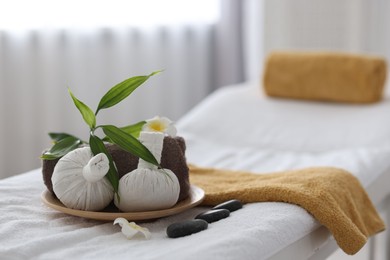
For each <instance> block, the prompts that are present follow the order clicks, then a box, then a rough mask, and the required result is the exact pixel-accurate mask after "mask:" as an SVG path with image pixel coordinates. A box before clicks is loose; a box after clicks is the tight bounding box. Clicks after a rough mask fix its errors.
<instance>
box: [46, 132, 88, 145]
mask: <svg viewBox="0 0 390 260" xmlns="http://www.w3.org/2000/svg"><path fill="white" fill-rule="evenodd" d="M49 136H50V139H51V140H52V141H53V142H55V143H57V142H59V141H61V140H62V139H65V138H66V137H73V138H76V139H79V140H81V139H80V138H77V137H75V136H74V135H71V134H67V133H49Z"/></svg>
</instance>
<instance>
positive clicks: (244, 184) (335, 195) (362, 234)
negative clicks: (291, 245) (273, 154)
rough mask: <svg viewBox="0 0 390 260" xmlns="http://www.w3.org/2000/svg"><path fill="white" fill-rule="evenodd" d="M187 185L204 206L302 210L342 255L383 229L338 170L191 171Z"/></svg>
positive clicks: (354, 182) (354, 184) (356, 186)
mask: <svg viewBox="0 0 390 260" xmlns="http://www.w3.org/2000/svg"><path fill="white" fill-rule="evenodd" d="M190 181H191V183H192V184H195V185H197V186H199V187H201V188H202V189H204V190H205V193H206V197H205V200H204V202H203V205H209V206H213V205H217V204H219V203H221V202H224V201H227V200H230V199H238V200H241V201H242V202H243V203H250V202H286V203H292V204H296V205H298V206H301V207H302V208H304V209H306V210H307V211H308V212H309V213H310V214H312V215H313V216H314V217H315V218H316V219H317V220H318V221H319V222H320V223H321V224H322V225H324V226H325V227H327V228H328V229H329V230H330V232H331V233H332V234H333V236H334V238H335V240H336V241H337V244H338V245H339V246H340V248H341V249H342V250H344V252H346V253H347V254H355V253H356V252H358V251H359V250H360V249H361V248H362V247H363V245H364V244H365V243H366V242H367V238H368V237H369V236H371V235H374V234H376V233H378V232H380V231H382V230H384V229H385V225H384V223H383V221H382V219H381V218H380V216H379V215H378V213H377V211H376V209H375V207H374V206H373V204H372V203H371V201H370V199H369V197H368V195H367V193H366V191H365V190H364V188H363V187H362V186H361V184H360V182H359V180H358V179H356V177H354V176H353V175H352V174H350V173H349V172H347V171H345V170H342V169H338V168H332V167H316V168H306V169H301V170H294V171H285V172H278V173H272V174H251V173H248V172H242V171H230V170H222V169H212V168H200V167H196V166H194V165H190Z"/></svg>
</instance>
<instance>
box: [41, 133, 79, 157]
mask: <svg viewBox="0 0 390 260" xmlns="http://www.w3.org/2000/svg"><path fill="white" fill-rule="evenodd" d="M80 144H81V140H80V139H78V138H76V137H74V136H68V137H65V138H63V139H61V140H60V141H58V142H57V143H56V144H55V145H53V147H52V148H51V149H50V151H48V152H46V153H44V154H43V155H42V156H41V158H42V159H45V160H54V159H57V158H60V157H62V156H64V155H65V154H67V153H69V152H70V151H73V150H74V149H76V148H78V147H79V145H80Z"/></svg>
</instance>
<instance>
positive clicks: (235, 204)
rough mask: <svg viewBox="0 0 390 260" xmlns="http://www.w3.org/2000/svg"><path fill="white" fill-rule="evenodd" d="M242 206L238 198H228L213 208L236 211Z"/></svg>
mask: <svg viewBox="0 0 390 260" xmlns="http://www.w3.org/2000/svg"><path fill="white" fill-rule="evenodd" d="M241 208H242V203H241V201H239V200H229V201H226V202H223V203H221V204H218V205H217V206H215V207H214V208H213V209H227V210H229V211H230V212H233V211H236V210H238V209H241Z"/></svg>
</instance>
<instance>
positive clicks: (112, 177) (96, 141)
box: [89, 133, 119, 193]
mask: <svg viewBox="0 0 390 260" xmlns="http://www.w3.org/2000/svg"><path fill="white" fill-rule="evenodd" d="M89 146H90V147H91V151H92V153H93V154H94V155H97V154H99V153H104V154H105V155H106V156H107V158H108V160H109V162H110V169H109V170H108V172H107V174H106V178H107V179H108V181H109V182H110V183H111V185H112V187H113V188H114V191H115V193H118V186H119V175H118V171H117V170H116V168H115V165H114V161H113V159H112V156H111V154H110V153H109V152H108V151H107V149H106V146H105V145H104V143H103V141H102V140H101V139H100V138H99V137H97V136H96V135H94V134H92V133H91V135H90V138H89Z"/></svg>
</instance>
